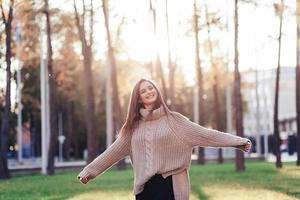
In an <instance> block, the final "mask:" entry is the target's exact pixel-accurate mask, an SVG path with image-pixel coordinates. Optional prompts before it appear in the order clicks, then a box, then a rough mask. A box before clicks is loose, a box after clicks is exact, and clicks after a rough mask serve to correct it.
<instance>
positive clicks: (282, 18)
mask: <svg viewBox="0 0 300 200" xmlns="http://www.w3.org/2000/svg"><path fill="white" fill-rule="evenodd" d="M0 6H1V7H0V11H1V17H0V22H1V25H0V119H1V124H0V127H1V133H0V134H1V137H0V141H1V144H0V146H1V155H0V178H2V179H7V178H9V177H10V176H11V174H13V175H17V174H23V173H26V172H34V171H35V172H41V173H42V174H48V175H52V174H54V172H55V169H68V168H78V167H79V168H81V167H83V166H84V165H85V164H86V163H88V162H90V161H92V160H93V159H94V158H95V157H96V156H97V155H99V154H100V153H101V152H103V151H104V150H105V149H106V148H107V147H108V146H109V145H111V143H112V142H113V141H114V139H115V138H116V136H117V134H118V131H119V130H120V128H121V126H122V124H123V123H124V120H125V117H126V114H127V108H128V103H129V98H130V92H131V90H132V89H133V86H134V84H135V83H136V82H137V81H138V80H139V79H140V78H143V77H146V78H149V79H152V80H154V81H155V82H156V83H157V84H158V86H159V88H160V90H161V91H162V93H163V96H164V99H165V101H166V102H167V105H168V107H169V108H170V109H171V110H174V111H177V112H180V113H182V114H184V115H185V116H187V117H188V118H190V119H191V120H192V121H194V122H196V123H198V124H200V125H202V126H205V127H208V128H213V129H217V130H219V131H222V132H228V133H232V134H235V135H239V136H243V137H248V138H250V139H251V141H252V143H253V148H252V149H251V152H250V153H242V152H236V150H235V149H233V148H220V149H218V148H205V149H204V148H200V147H199V148H195V149H194V151H193V155H192V160H193V163H196V164H201V165H204V163H206V162H217V163H223V162H225V161H235V162H236V171H244V170H245V158H246V159H247V160H262V161H266V162H270V163H274V165H275V166H276V167H277V168H281V167H282V162H288V161H290V162H291V161H292V162H295V163H296V164H297V165H300V156H299V155H300V139H299V137H298V135H299V132H300V66H299V65H300V63H299V61H300V59H299V55H300V50H299V48H300V46H299V44H300V31H299V26H300V11H299V9H300V8H299V6H300V1H299V0H297V1H296V0H290V1H283V0H278V1H275V0H239V1H238V0H235V1H234V0H223V1H217V0H209V1H208V0H204V1H199V0H185V1H180V0H172V1H168V0H163V1H159V0H128V1H122V0H102V1H93V0H82V1H79V0H73V1H72V0H61V1H59V0H26V1H25V0H0ZM297 108H298V109H297ZM297 132H298V133H297ZM297 151H298V154H297ZM128 164H130V160H129V158H126V159H124V160H122V161H120V162H119V163H118V165H117V167H118V169H125V168H126V167H127V165H128Z"/></svg>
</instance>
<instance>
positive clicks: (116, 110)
mask: <svg viewBox="0 0 300 200" xmlns="http://www.w3.org/2000/svg"><path fill="white" fill-rule="evenodd" d="M102 9H103V15H104V21H105V29H106V36H107V44H108V57H109V61H110V66H109V67H111V69H112V73H111V75H112V79H111V80H112V87H113V95H112V96H113V102H114V104H113V105H114V107H113V121H114V131H113V132H114V133H115V134H116V133H117V132H119V130H120V129H121V126H122V123H123V121H124V117H123V112H122V108H121V103H120V99H119V89H118V79H117V75H118V74H117V73H118V72H117V66H116V59H115V54H114V49H113V46H112V41H111V36H110V29H109V15H108V2H107V0H102ZM125 164H126V163H125V160H124V159H122V160H121V161H119V163H118V165H117V167H118V169H126V165H125Z"/></svg>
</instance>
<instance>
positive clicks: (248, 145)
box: [237, 140, 252, 152]
mask: <svg viewBox="0 0 300 200" xmlns="http://www.w3.org/2000/svg"><path fill="white" fill-rule="evenodd" d="M251 147H252V143H251V141H250V140H248V141H247V143H246V144H243V145H239V146H237V148H238V149H240V150H242V151H244V152H250V150H251Z"/></svg>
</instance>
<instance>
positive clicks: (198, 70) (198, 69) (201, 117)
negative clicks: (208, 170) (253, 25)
mask: <svg viewBox="0 0 300 200" xmlns="http://www.w3.org/2000/svg"><path fill="white" fill-rule="evenodd" d="M198 25H199V24H198V14H197V4H196V0H195V1H194V31H195V54H196V57H195V58H196V59H195V61H196V77H197V86H196V87H198V91H199V102H198V103H199V124H200V125H204V101H203V98H202V94H203V83H202V82H203V81H202V79H203V78H202V70H201V61H200V45H199V38H198V37H199V26H198ZM204 157H205V152H204V148H203V147H198V159H197V163H198V164H200V165H204V164H205V158H204Z"/></svg>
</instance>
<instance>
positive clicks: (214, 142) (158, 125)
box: [79, 106, 249, 200]
mask: <svg viewBox="0 0 300 200" xmlns="http://www.w3.org/2000/svg"><path fill="white" fill-rule="evenodd" d="M140 114H141V116H142V118H141V120H140V123H139V126H138V127H137V128H136V129H135V130H134V131H133V133H132V135H126V134H125V135H120V136H119V137H118V138H117V139H116V140H115V142H114V143H113V144H112V145H111V146H110V147H109V148H108V149H106V150H105V151H104V152H103V153H102V154H101V155H99V156H98V157H97V158H95V160H94V161H93V162H91V163H90V164H89V165H87V166H86V167H85V168H84V169H83V170H82V171H81V172H80V174H79V176H80V177H89V178H95V177H96V176H98V175H100V174H102V173H103V172H104V171H106V170H107V169H109V168H110V167H111V166H112V165H113V164H115V163H116V162H118V161H119V160H121V159H123V158H124V157H125V156H127V155H130V158H131V163H132V166H133V170H134V188H133V193H134V195H136V194H139V193H140V192H142V191H143V189H144V184H145V183H146V182H147V181H148V180H149V179H150V178H151V177H152V176H153V175H155V174H162V176H163V177H164V178H166V177H168V176H170V175H172V181H173V190H174V196H175V200H188V199H189V193H190V181H189V173H188V170H189V167H190V164H191V154H192V149H193V147H195V146H202V147H236V148H238V147H237V146H239V145H244V144H246V143H247V142H248V141H249V140H248V139H247V138H242V137H239V136H235V135H232V134H229V133H224V132H220V131H217V130H214V129H208V128H205V127H203V126H200V125H198V124H196V123H194V122H192V121H190V120H189V119H188V118H187V117H185V116H183V115H182V114H180V113H178V112H171V114H166V113H165V111H164V109H163V107H162V106H161V107H159V108H157V109H155V110H153V111H152V112H150V111H149V110H147V109H144V108H142V109H140Z"/></svg>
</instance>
